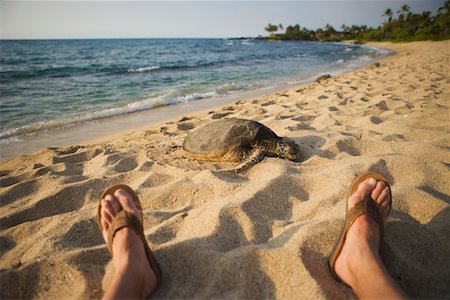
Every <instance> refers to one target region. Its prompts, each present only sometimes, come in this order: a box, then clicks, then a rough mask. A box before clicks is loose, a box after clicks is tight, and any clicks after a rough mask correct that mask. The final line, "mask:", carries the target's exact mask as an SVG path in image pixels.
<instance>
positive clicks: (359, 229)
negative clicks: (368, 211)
mask: <svg viewBox="0 0 450 300" xmlns="http://www.w3.org/2000/svg"><path fill="white" fill-rule="evenodd" d="M368 195H371V197H372V199H373V200H374V201H375V202H376V204H377V205H378V207H379V209H380V212H381V215H382V217H383V220H384V222H386V220H387V217H388V216H389V212H390V209H391V203H392V199H391V196H390V191H389V187H388V186H386V184H385V183H384V182H382V181H377V180H375V179H374V178H369V179H366V180H365V181H363V182H362V183H361V184H360V185H359V186H358V189H357V191H356V192H355V193H354V194H353V195H351V196H350V198H349V199H348V209H349V210H350V209H351V208H352V207H353V206H355V205H356V204H357V203H358V202H360V201H363V200H364V198H365V197H366V196H368ZM378 231H379V230H378V226H377V223H376V222H375V221H374V220H373V219H372V218H370V217H368V216H366V215H361V216H359V217H358V218H357V219H356V220H355V222H354V223H353V224H352V226H351V227H350V230H349V231H348V233H347V237H346V239H345V244H344V246H343V248H342V252H341V253H340V255H339V256H338V258H337V260H336V263H335V271H336V273H337V274H338V275H339V277H341V279H342V280H343V281H344V282H345V283H346V284H348V285H349V286H351V287H352V289H353V291H354V292H355V294H356V295H357V296H358V298H360V299H370V298H372V299H404V298H406V295H405V294H404V293H403V291H402V290H401V289H400V287H399V286H398V284H397V283H396V282H395V281H394V279H393V278H392V277H391V275H390V274H389V273H388V271H387V269H386V267H385V266H384V264H383V262H382V261H381V258H380V256H379V254H378V250H379V249H378V248H379V243H380V241H379V239H380V236H379V232H378Z"/></svg>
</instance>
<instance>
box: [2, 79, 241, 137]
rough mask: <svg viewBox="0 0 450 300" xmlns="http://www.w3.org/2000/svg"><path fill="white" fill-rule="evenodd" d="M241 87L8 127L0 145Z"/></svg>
mask: <svg viewBox="0 0 450 300" xmlns="http://www.w3.org/2000/svg"><path fill="white" fill-rule="evenodd" d="M243 87H244V86H241V85H237V84H235V83H230V84H225V85H222V86H220V87H218V88H216V89H214V90H211V91H203V92H200V91H190V92H188V91H185V92H184V93H183V91H182V90H171V91H167V92H166V93H164V94H162V95H151V96H150V97H148V98H145V99H142V100H139V101H136V102H132V103H128V104H126V105H123V106H119V107H111V108H106V109H103V110H96V111H93V112H87V113H84V114H79V115H75V116H71V117H68V116H66V117H65V118H60V119H55V120H48V121H41V122H36V123H33V124H29V125H24V126H21V127H16V128H10V129H5V130H2V131H0V144H1V143H6V144H9V143H14V142H18V141H20V136H24V135H32V134H36V133H39V132H46V131H48V130H52V129H55V128H68V127H72V126H75V125H77V124H80V123H84V122H92V121H96V120H101V119H105V118H110V117H116V116H120V115H125V114H130V113H135V112H140V111H145V110H150V109H154V108H157V107H161V106H167V105H174V104H178V103H186V102H189V101H194V100H200V99H205V98H214V97H218V96H221V95H226V94H227V93H229V92H232V91H237V90H242V89H243Z"/></svg>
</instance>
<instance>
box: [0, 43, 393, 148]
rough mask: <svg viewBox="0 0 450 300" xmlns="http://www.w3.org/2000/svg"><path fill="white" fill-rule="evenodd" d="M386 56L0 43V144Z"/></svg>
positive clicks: (307, 49) (361, 50)
mask: <svg viewBox="0 0 450 300" xmlns="http://www.w3.org/2000/svg"><path fill="white" fill-rule="evenodd" d="M388 54H389V51H388V50H386V49H383V48H377V47H369V46H362V45H349V44H342V43H321V42H287V41H266V40H253V39H110V40H109V39H86V40H29V41H28V40H27V41H25V40H0V116H1V117H0V146H1V144H14V143H18V142H20V141H21V140H22V139H23V138H24V137H30V136H33V135H38V134H40V133H43V132H49V131H51V130H54V129H63V128H68V127H73V126H77V125H80V124H85V123H88V122H96V121H98V120H101V119H107V118H117V117H120V116H122V115H129V114H131V113H134V112H138V111H144V110H151V109H154V108H156V107H161V106H167V105H176V104H179V103H193V102H194V101H196V100H199V99H205V98H208V99H211V101H214V99H216V98H219V97H223V96H229V95H239V93H242V92H245V91H251V90H256V89H261V88H276V87H283V86H288V85H293V84H299V83H303V82H307V81H311V80H313V79H314V78H315V77H316V76H318V75H321V74H325V73H329V74H332V75H333V74H338V73H342V72H345V71H349V70H352V69H355V68H358V67H361V66H363V65H367V64H369V63H371V62H372V61H374V60H376V59H379V58H380V57H381V56H386V55H388Z"/></svg>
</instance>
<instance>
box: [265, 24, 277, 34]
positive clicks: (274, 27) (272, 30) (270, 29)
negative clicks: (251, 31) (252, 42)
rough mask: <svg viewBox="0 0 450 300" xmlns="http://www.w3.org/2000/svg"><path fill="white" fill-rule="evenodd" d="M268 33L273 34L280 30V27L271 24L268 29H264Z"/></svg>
mask: <svg viewBox="0 0 450 300" xmlns="http://www.w3.org/2000/svg"><path fill="white" fill-rule="evenodd" d="M264 29H265V30H266V31H267V32H268V33H270V34H272V33H273V32H275V31H277V30H278V26H277V25H272V24H270V23H269V25H267V27H266V28H264Z"/></svg>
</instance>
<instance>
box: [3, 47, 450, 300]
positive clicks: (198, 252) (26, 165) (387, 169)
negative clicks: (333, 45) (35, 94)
mask: <svg viewBox="0 0 450 300" xmlns="http://www.w3.org/2000/svg"><path fill="white" fill-rule="evenodd" d="M383 45H385V46H388V47H389V46H390V47H392V48H394V49H395V50H396V52H397V54H396V55H395V56H391V57H388V58H385V59H383V60H382V61H380V63H379V64H372V65H370V66H368V67H365V68H362V69H358V70H355V71H353V72H349V73H345V74H341V75H338V76H335V77H333V78H329V79H327V80H323V81H321V82H320V83H309V84H305V85H302V86H297V87H295V88H291V89H285V90H283V91H282V92H279V93H275V94H269V95H267V94H266V95H263V96H258V97H255V98H251V99H250V100H249V101H237V102H234V103H231V104H227V105H226V106H223V107H221V108H217V109H214V113H210V111H211V110H212V109H205V110H203V111H201V112H195V113H192V115H188V116H186V115H185V117H183V118H175V117H173V118H172V119H171V120H172V121H169V122H164V121H163V122H161V123H160V125H158V127H151V126H150V127H148V126H147V127H142V128H139V129H133V130H132V131H131V132H129V133H127V134H121V133H118V134H117V135H116V136H113V137H110V136H108V139H107V140H104V141H95V142H92V143H91V144H83V145H80V144H78V146H76V145H73V146H69V147H60V148H51V149H48V148H47V149H45V148H44V149H42V150H40V151H38V152H35V153H33V154H30V155H19V156H15V157H12V158H10V159H7V160H4V161H2V163H1V164H0V203H1V205H0V224H1V226H0V244H1V247H0V256H1V259H0V283H1V288H0V298H2V299H10V298H12V299H16V298H20V299H31V298H33V299H59V298H64V299H97V298H101V297H102V295H103V294H104V291H105V290H106V288H107V287H108V286H109V285H110V283H111V279H112V275H113V274H114V267H113V263H112V260H111V258H110V256H109V254H108V251H107V249H106V245H105V242H104V240H103V238H102V236H101V233H100V232H99V230H98V224H97V216H96V214H97V211H98V203H99V200H100V198H101V196H102V193H103V191H105V190H106V189H107V188H110V187H112V186H114V185H117V184H127V185H128V186H130V187H131V188H132V189H134V190H135V191H136V194H137V195H138V197H139V199H140V203H141V207H142V217H143V224H144V227H145V233H144V236H145V239H146V240H147V242H148V243H149V247H150V249H151V251H152V253H153V256H154V257H155V260H156V261H157V262H158V265H159V266H160V267H161V270H162V273H163V280H162V284H161V286H160V287H159V289H158V290H157V291H156V293H155V294H154V296H155V298H158V299H159V298H164V299H178V298H192V299H216V298H220V299H263V298H273V299H299V298H300V299H349V298H354V297H355V295H354V294H353V292H352V290H351V289H348V288H344V287H343V286H342V284H339V283H338V282H337V281H336V280H335V279H334V278H333V276H332V274H331V272H330V270H329V266H328V257H329V255H330V253H331V251H332V249H333V247H334V244H335V242H336V240H337V239H338V237H339V235H340V233H339V232H340V230H341V228H342V225H343V222H344V218H345V211H346V203H347V196H346V195H347V192H348V187H349V185H350V184H351V182H353V180H354V179H355V178H356V177H357V176H358V175H360V174H362V173H364V172H366V171H372V172H377V173H380V174H381V175H383V176H384V177H385V178H386V180H387V181H388V182H389V184H390V187H391V192H392V197H393V201H392V207H391V213H390V217H389V219H388V222H387V224H386V230H385V235H384V238H383V242H382V247H381V249H380V256H381V258H382V260H383V262H384V264H385V265H386V268H387V270H388V271H389V273H390V274H391V275H392V277H393V278H394V279H395V280H396V282H398V284H399V285H400V287H401V288H402V289H403V290H404V291H405V292H406V294H407V295H408V296H409V297H411V298H418V299H440V298H445V297H446V296H447V295H449V293H450V286H449V285H448V280H447V279H446V278H448V273H449V270H450V262H449V260H448V259H447V258H448V253H450V240H449V239H448V237H449V236H450V186H449V184H448V182H449V181H450V173H449V169H450V155H449V154H450V150H449V149H450V148H449V147H450V145H449V135H448V133H449V128H450V119H449V118H448V116H449V113H450V104H449V102H448V99H450V76H449V74H450V53H449V52H448V49H449V47H450V41H444V42H414V43H407V44H386V43H384V44H383V43H382V44H380V46H383ZM213 115H214V116H215V117H217V118H231V117H235V118H247V119H252V120H255V121H258V122H260V123H262V124H264V125H266V126H267V127H269V128H270V129H271V130H272V131H273V132H275V133H276V134H277V135H278V136H281V137H288V138H290V139H292V140H293V141H294V142H295V143H296V144H297V145H298V146H299V148H300V153H301V161H300V162H293V161H289V160H286V159H281V158H278V157H265V158H264V159H263V160H262V161H260V162H259V163H257V164H256V165H254V166H252V167H251V168H250V169H248V170H246V171H244V172H241V173H238V174H235V173H227V172H221V170H224V169H229V168H230V167H234V166H235V163H227V162H209V161H202V160H197V159H194V158H192V157H190V156H189V155H186V153H185V152H183V150H182V144H183V141H184V140H185V138H186V136H187V135H188V134H189V133H190V132H192V131H193V130H194V129H195V128H197V127H199V126H202V125H203V124H206V123H209V122H211V121H212V120H214V119H213ZM430 253H432V254H433V255H430ZM286 278H288V279H289V280H286Z"/></svg>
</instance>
